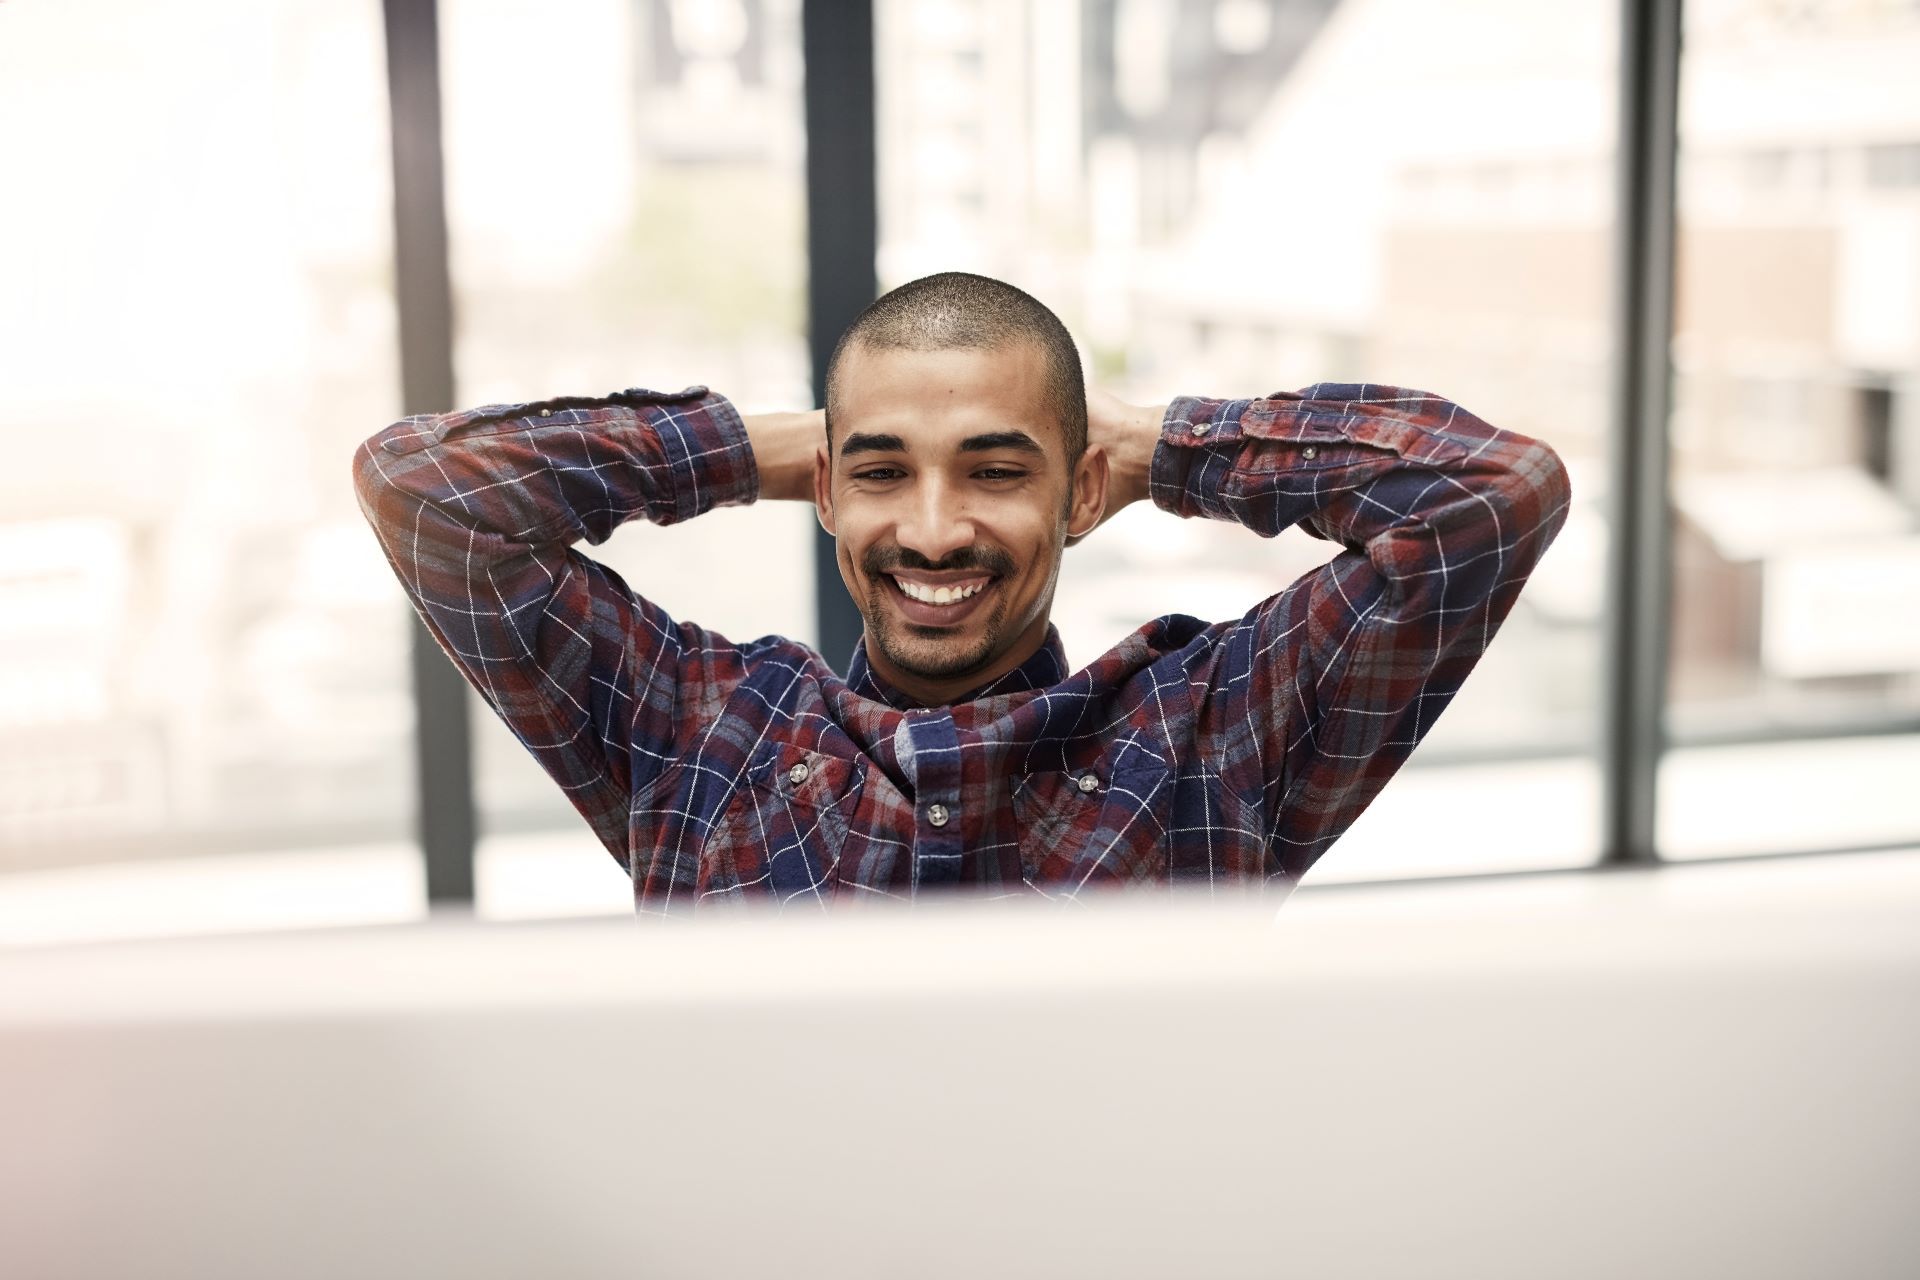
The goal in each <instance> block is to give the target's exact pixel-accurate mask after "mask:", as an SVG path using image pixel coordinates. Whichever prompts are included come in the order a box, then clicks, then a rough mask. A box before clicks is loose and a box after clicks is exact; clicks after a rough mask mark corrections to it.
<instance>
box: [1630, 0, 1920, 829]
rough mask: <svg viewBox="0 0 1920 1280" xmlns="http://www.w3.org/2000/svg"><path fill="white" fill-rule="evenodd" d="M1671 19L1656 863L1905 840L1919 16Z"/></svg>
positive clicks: (1916, 703) (1918, 447) (1912, 689)
mask: <svg viewBox="0 0 1920 1280" xmlns="http://www.w3.org/2000/svg"><path fill="white" fill-rule="evenodd" d="M1687 15H1688V17H1687V31H1686V41H1685V49H1686V64H1685V66H1684V67H1683V69H1682V77H1681V85H1682V89H1683V96H1682V100H1681V110H1680V159H1679V200H1680V240H1679V271H1678V279H1677V282H1676V283H1677V288H1678V303H1677V311H1676V332H1675V338H1674V366H1675V376H1674V408H1673V445H1674V455H1673V456H1674V501H1675V505H1676V513H1677V527H1676V530H1675V539H1676V542H1675V558H1674V566H1675V584H1674V631H1673V653H1672V668H1671V677H1670V679H1671V699H1672V706H1671V718H1670V730H1671V733H1672V736H1673V739H1674V741H1675V743H1676V749H1675V750H1674V751H1673V752H1672V754H1671V756H1670V758H1669V759H1668V760H1667V761H1666V762H1665V766H1664V768H1663V771H1662V777H1663V780H1664V782H1663V787H1662V799H1661V807H1662V813H1661V819H1662V840H1663V848H1664V851H1665V852H1666V853H1667V854H1668V855H1669V856H1672V857H1681V858H1685V857H1698V856H1707V855H1711V854H1727V853H1738V852H1771V851H1786V850H1801V849H1818V848H1830V847H1852V846H1854V845H1860V844H1884V843H1897V842H1901V841H1908V842H1911V841H1914V840H1920V805H1917V804H1915V802H1914V800H1913V797H1912V794H1911V792H1912V788H1911V785H1909V784H1906V783H1904V782H1903V781H1902V780H1903V779H1910V778H1911V777H1913V776H1914V775H1913V771H1912V765H1913V760H1912V757H1913V756H1914V755H1915V753H1916V751H1920V166H1916V165H1915V163H1914V157H1915V156H1916V155H1920V85H1916V83H1915V81H1914V78H1913V76H1912V75H1911V74H1910V71H1911V68H1912V67H1913V66H1914V65H1915V59H1916V58H1920V10H1917V9H1916V8H1915V6H1913V5H1911V4H1877V5H1876V4H1837V3H1828V4H1804V5H1792V6H1786V5H1778V4H1770V3H1761V2H1760V0H1716V2H1714V3H1700V4H1694V5H1689V6H1688V8H1687ZM1861 731H1870V732H1872V733H1873V734H1874V735H1875V736H1872V737H1869V738H1865V739H1861V738H1857V737H1838V736H1836V735H1842V734H1856V733H1859V732H1861ZM1903 770H1904V772H1902V771H1903ZM1862 784H1867V785H1862ZM1843 795H1844V796H1845V797H1846V798H1845V799H1842V796H1843Z"/></svg>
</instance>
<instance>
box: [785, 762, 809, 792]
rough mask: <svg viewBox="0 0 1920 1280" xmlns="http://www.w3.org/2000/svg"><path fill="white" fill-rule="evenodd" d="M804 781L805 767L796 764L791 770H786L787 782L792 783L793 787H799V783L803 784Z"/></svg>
mask: <svg viewBox="0 0 1920 1280" xmlns="http://www.w3.org/2000/svg"><path fill="white" fill-rule="evenodd" d="M806 780H807V766H806V765H804V764H797V765H795V766H793V768H791V769H789V770H787V781H788V782H791V783H792V784H793V785H794V786H796V787H797V786H799V785H800V784H801V783H803V782H805V781H806Z"/></svg>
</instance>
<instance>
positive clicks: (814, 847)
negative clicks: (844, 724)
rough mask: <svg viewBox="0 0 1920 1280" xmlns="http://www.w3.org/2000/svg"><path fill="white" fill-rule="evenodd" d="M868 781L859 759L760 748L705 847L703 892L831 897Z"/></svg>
mask: <svg viewBox="0 0 1920 1280" xmlns="http://www.w3.org/2000/svg"><path fill="white" fill-rule="evenodd" d="M864 779H865V774H864V771H863V770H861V769H860V768H858V767H856V766H855V765H854V764H853V762H851V761H848V760H843V759H841V758H839V757H838V756H830V755H823V754H822V753H820V752H817V751H809V750H807V749H806V748H804V747H800V746H796V745H794V744H792V743H770V744H768V745H766V746H764V747H762V748H761V749H760V750H758V751H756V752H755V753H754V755H753V756H752V758H751V759H749V760H748V762H747V767H746V770H745V772H744V773H743V774H742V775H741V778H740V782H739V784H738V785H737V786H735V787H734V789H733V795H732V798H731V799H730V800H729V801H728V803H727V807H726V809H725V811H724V812H723V813H722V814H721V817H720V820H719V821H718V822H717V823H716V824H715V825H714V828H713V833H712V834H711V835H709V836H708V837H707V840H706V843H705V844H704V845H703V846H702V848H701V850H700V871H699V884H698V892H699V893H700V894H701V895H705V894H707V893H718V894H744V895H751V896H753V897H762V896H771V897H773V898H776V899H777V900H779V901H781V902H785V901H786V900H787V899H789V898H793V897H796V896H801V895H807V896H813V895H816V894H817V895H818V896H820V897H822V898H825V897H829V896H831V892H832V891H831V888H830V887H829V886H830V882H831V881H832V879H833V875H834V870H835V868H836V866H837V865H838V863H839V861H840V854H841V850H842V849H843V848H844V847H845V846H846V842H847V821H848V818H849V817H850V816H851V815H852V813H853V810H854V807H855V806H856V805H858V804H859V802H860V790H861V786H862V784H863V782H864Z"/></svg>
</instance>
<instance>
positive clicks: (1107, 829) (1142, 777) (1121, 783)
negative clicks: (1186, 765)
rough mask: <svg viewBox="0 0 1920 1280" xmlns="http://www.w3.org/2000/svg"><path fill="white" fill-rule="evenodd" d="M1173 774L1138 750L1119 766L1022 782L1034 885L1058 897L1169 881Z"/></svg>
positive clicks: (1026, 862) (1018, 799) (1023, 836)
mask: <svg viewBox="0 0 1920 1280" xmlns="http://www.w3.org/2000/svg"><path fill="white" fill-rule="evenodd" d="M1169 772H1170V771H1169V769H1168V767H1167V764H1166V762H1165V761H1164V760H1161V759H1159V758H1157V757H1155V756H1153V755H1151V754H1149V753H1147V752H1144V751H1134V752H1130V753H1124V754H1122V755H1121V756H1120V757H1119V758H1118V759H1117V760H1116V761H1115V762H1114V763H1113V764H1112V765H1111V766H1108V765H1105V764H1095V765H1093V766H1092V767H1090V768H1085V769H1066V770H1043V771H1040V772H1035V773H1029V774H1027V775H1026V776H1024V777H1022V778H1019V779H1017V780H1016V781H1015V783H1014V787H1013V814H1014V821H1015V823H1016V824H1017V825H1018V827H1019V830H1020V869H1021V873H1022V874H1023V875H1024V876H1025V877H1026V879H1027V882H1028V883H1029V884H1031V885H1033V886H1034V887H1035V888H1037V889H1040V890H1041V891H1042V892H1045V893H1047V894H1055V893H1057V892H1059V891H1061V890H1065V891H1066V892H1069V893H1072V892H1077V891H1078V890H1079V889H1081V888H1083V887H1085V886H1088V885H1096V884H1107V885H1116V884H1131V883H1140V882H1156V881H1163V880H1165V879H1166V878H1167V868H1168V862H1167V829H1168V809H1169V806H1170V803H1171V791H1172V787H1171V785H1170V779H1169ZM1088 779H1091V781H1088Z"/></svg>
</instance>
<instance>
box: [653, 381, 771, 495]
mask: <svg viewBox="0 0 1920 1280" xmlns="http://www.w3.org/2000/svg"><path fill="white" fill-rule="evenodd" d="M619 399H621V400H622V401H625V402H627V403H629V404H632V405H633V406H634V408H635V409H636V410H637V411H638V412H639V413H640V414H641V415H642V416H643V417H645V419H646V420H647V422H648V423H649V424H650V425H651V426H652V427H653V429H654V435H655V436H656V437H657V438H658V440H659V441H660V450H661V452H662V454H664V455H665V457H666V462H667V467H668V470H669V472H670V473H671V475H672V476H673V512H672V518H671V519H667V520H656V521H655V523H659V524H677V523H679V522H680V521H682V520H691V519H692V518H693V517H695V516H697V515H700V514H702V513H704V512H707V511H711V510H712V509H713V508H715V507H735V506H745V505H747V504H748V503H751V502H753V501H755V500H756V499H758V498H759V496H760V467H759V464H758V463H757V462H756V461H755V459H754V456H753V444H752V442H751V441H750V440H749V439H748V438H747V426H746V423H745V422H744V421H743V420H742V419H741V417H740V411H739V410H738V409H736V408H735V407H734V404H733V402H732V401H731V400H729V399H727V398H726V397H725V396H723V395H721V394H720V393H719V392H717V391H709V390H708V389H707V388H706V387H704V386H692V387H688V388H686V389H685V390H684V391H679V392H674V393H671V394H669V393H663V392H659V391H647V390H645V389H642V388H638V387H636V388H634V389H632V390H630V391H626V392H623V393H621V395H620V397H619Z"/></svg>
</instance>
